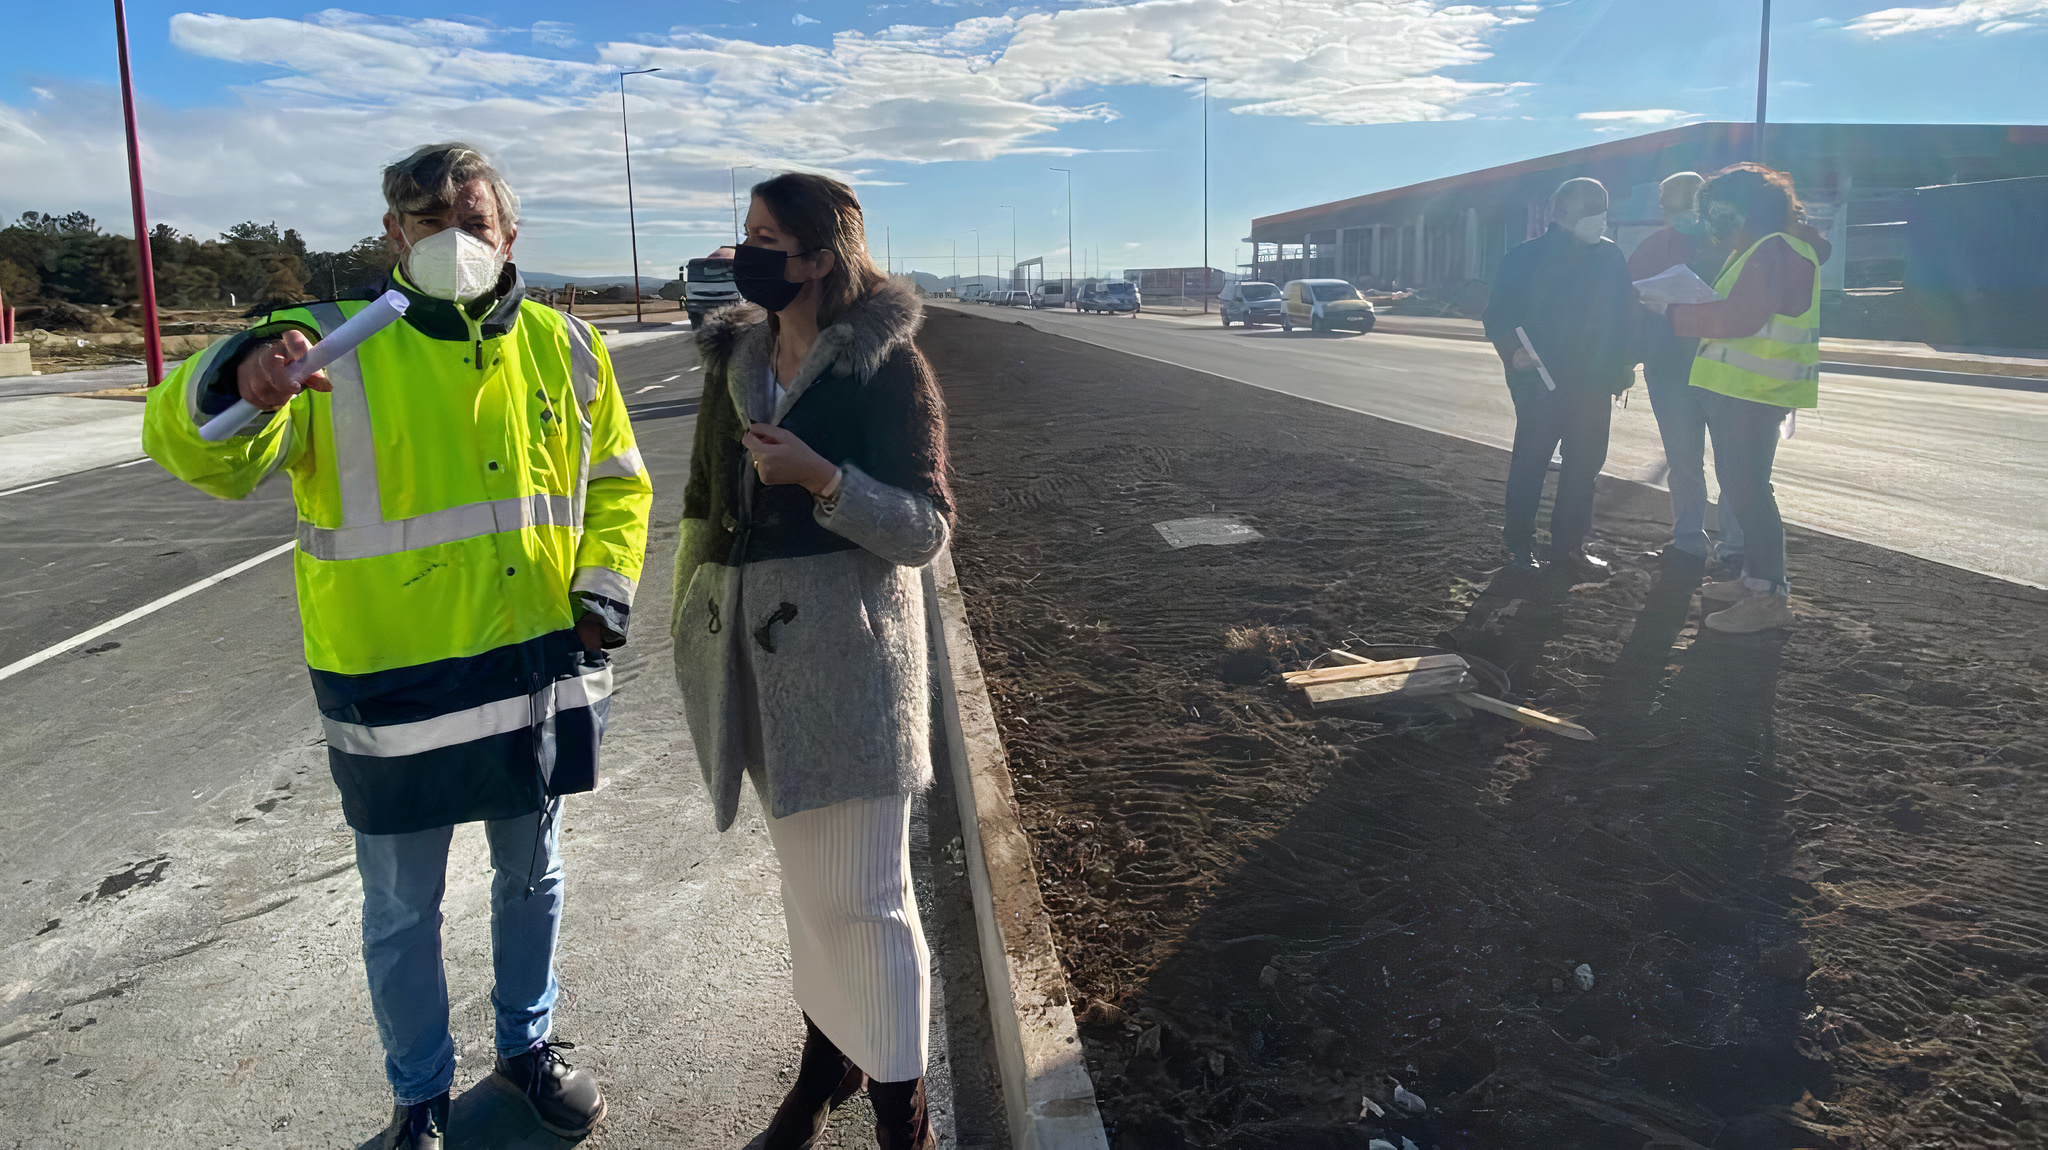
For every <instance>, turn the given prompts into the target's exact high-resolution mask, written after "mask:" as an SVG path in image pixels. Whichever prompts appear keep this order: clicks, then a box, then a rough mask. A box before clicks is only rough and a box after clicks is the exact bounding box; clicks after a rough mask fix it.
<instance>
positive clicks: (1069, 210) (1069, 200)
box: [1051, 168, 1074, 307]
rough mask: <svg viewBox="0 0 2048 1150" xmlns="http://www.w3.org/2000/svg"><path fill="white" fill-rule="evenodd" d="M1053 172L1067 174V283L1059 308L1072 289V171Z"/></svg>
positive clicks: (1062, 290)
mask: <svg viewBox="0 0 2048 1150" xmlns="http://www.w3.org/2000/svg"><path fill="white" fill-rule="evenodd" d="M1051 170H1052V171H1055V172H1065V173H1066V174H1067V282H1066V284H1065V285H1064V287H1063V288H1062V289H1061V291H1060V300H1061V306H1062V307H1064V306H1065V301H1066V297H1067V296H1069V295H1072V294H1073V287H1074V171H1073V169H1072V168H1053V169H1051Z"/></svg>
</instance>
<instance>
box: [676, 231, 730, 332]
mask: <svg viewBox="0 0 2048 1150" xmlns="http://www.w3.org/2000/svg"><path fill="white" fill-rule="evenodd" d="M732 257H733V251H732V247H731V246H730V245H727V246H726V247H722V248H719V249H718V250H717V251H714V252H712V253H711V254H710V255H708V256H705V257H704V258H703V259H700V260H691V261H690V262H689V263H687V264H684V265H683V308H684V310H685V311H688V312H689V313H690V326H691V327H702V326H703V325H704V316H705V315H706V314H707V313H709V312H714V311H717V310H718V309H719V308H722V307H724V306H725V305H727V304H729V303H738V302H739V298H740V289H739V288H738V287H737V286H735V285H734V284H733V282H732Z"/></svg>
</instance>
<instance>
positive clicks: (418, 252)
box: [405, 228, 505, 303]
mask: <svg viewBox="0 0 2048 1150" xmlns="http://www.w3.org/2000/svg"><path fill="white" fill-rule="evenodd" d="M504 270H505V257H504V256H503V255H501V254H499V252H498V251H497V250H496V249H495V248H493V247H491V245H489V244H487V243H485V242H483V241H482V240H480V239H477V238H476V237H475V236H473V235H470V234H469V233H468V232H465V231H463V230H462V229H461V228H443V229H442V230H440V231H438V232H435V233H434V234H433V235H431V236H428V237H427V238H426V239H423V240H421V241H420V242H418V243H416V244H413V245H412V246H411V247H410V248H409V249H407V251H406V258H405V275H406V278H407V279H410V280H411V281H412V286H414V287H416V288H418V289H419V290H420V291H421V292H422V293H424V294H426V295H430V296H433V297H434V298H435V299H445V300H453V301H454V302H456V303H468V302H469V301H471V300H473V299H476V298H478V297H480V296H484V295H488V294H489V293H490V291H491V289H492V288H495V287H497V286H498V276H499V275H501V274H502V273H503V272H504Z"/></svg>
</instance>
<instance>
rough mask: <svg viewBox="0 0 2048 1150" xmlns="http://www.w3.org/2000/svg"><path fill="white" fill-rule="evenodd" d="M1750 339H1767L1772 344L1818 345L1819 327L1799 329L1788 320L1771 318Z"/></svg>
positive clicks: (1777, 317) (1779, 317)
mask: <svg viewBox="0 0 2048 1150" xmlns="http://www.w3.org/2000/svg"><path fill="white" fill-rule="evenodd" d="M1750 338H1751V339H1768V340H1771V341H1772V342H1774V343H1819V342H1820V327H1819V326H1818V325H1815V326H1813V327H1800V326H1799V325H1798V324H1796V323H1793V322H1792V321H1791V320H1789V319H1785V318H1783V317H1781V316H1775V315H1774V316H1772V317H1771V321H1770V322H1769V323H1767V324H1765V325H1763V326H1762V327H1760V328H1758V329H1757V330H1756V334H1755V335H1753V336H1751V337H1750Z"/></svg>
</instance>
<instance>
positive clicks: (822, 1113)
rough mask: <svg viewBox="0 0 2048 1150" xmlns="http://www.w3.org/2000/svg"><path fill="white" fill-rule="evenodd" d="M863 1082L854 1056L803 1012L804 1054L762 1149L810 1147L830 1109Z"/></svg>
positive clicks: (865, 1079) (857, 1090)
mask: <svg viewBox="0 0 2048 1150" xmlns="http://www.w3.org/2000/svg"><path fill="white" fill-rule="evenodd" d="M866 1084H867V1075H865V1074H862V1073H861V1072H860V1067H858V1066H855V1065H854V1064H853V1059H851V1058H848V1057H847V1056H846V1055H844V1054H841V1053H839V1048H838V1047H837V1046H834V1045H833V1044H832V1040H831V1039H829V1038H827V1037H825V1032H824V1031H822V1030H819V1029H818V1025H817V1023H814V1022H812V1021H811V1016H810V1015H808V1014H806V1015H804V1055H803V1059H802V1061H800V1062H798V1063H797V1069H796V1084H795V1085H793V1086H791V1087H790V1088H789V1093H788V1094H787V1095H785V1096H784V1097H783V1099H782V1105H781V1106H778V1107H776V1108H775V1117H774V1118H771V1119H769V1121H768V1133H767V1134H766V1135H765V1136H764V1138H763V1140H762V1143H761V1146H762V1150H810V1147H811V1145H812V1144H813V1143H814V1142H816V1141H817V1139H818V1135H819V1134H820V1133H822V1132H823V1131H824V1129H825V1122H826V1120H827V1119H829V1118H830V1117H831V1116H832V1111H833V1110H835V1109H837V1108H838V1106H839V1104H840V1103H842V1102H844V1101H846V1100H847V1099H849V1098H851V1097H853V1096H854V1095H855V1094H857V1093H859V1092H860V1088H861V1087H862V1086H864V1085H866Z"/></svg>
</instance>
